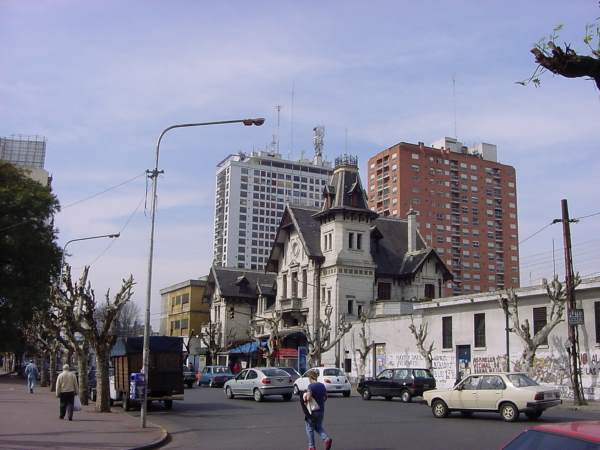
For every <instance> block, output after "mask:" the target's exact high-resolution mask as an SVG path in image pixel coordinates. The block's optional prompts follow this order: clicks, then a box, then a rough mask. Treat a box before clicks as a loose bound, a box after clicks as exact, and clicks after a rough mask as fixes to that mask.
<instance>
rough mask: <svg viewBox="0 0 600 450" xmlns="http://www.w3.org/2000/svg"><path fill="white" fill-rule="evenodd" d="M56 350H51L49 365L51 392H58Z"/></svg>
mask: <svg viewBox="0 0 600 450" xmlns="http://www.w3.org/2000/svg"><path fill="white" fill-rule="evenodd" d="M57 353H58V352H57V351H56V350H50V363H49V364H48V371H49V372H50V392H55V391H56V356H57Z"/></svg>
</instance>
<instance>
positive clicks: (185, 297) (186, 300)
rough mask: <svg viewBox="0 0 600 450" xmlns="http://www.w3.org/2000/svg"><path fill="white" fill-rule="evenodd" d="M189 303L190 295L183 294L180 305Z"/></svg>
mask: <svg viewBox="0 0 600 450" xmlns="http://www.w3.org/2000/svg"><path fill="white" fill-rule="evenodd" d="M189 302H190V294H183V295H182V296H181V304H182V305H185V304H186V303H189Z"/></svg>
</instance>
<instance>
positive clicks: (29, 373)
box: [25, 359, 39, 394]
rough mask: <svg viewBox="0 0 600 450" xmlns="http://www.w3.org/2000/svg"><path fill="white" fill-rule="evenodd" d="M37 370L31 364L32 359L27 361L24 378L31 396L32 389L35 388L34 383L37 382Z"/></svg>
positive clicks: (32, 363)
mask: <svg viewBox="0 0 600 450" xmlns="http://www.w3.org/2000/svg"><path fill="white" fill-rule="evenodd" d="M38 374H39V372H38V368H37V366H36V365H35V363H34V362H33V359H32V360H31V361H29V364H27V367H25V376H26V377H27V387H28V388H29V393H30V394H33V388H34V387H35V383H36V382H37V377H38Z"/></svg>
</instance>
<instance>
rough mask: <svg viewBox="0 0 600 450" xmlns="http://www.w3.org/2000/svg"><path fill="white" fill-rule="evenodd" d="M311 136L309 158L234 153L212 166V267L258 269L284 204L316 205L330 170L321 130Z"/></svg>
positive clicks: (266, 153) (274, 231) (269, 244)
mask: <svg viewBox="0 0 600 450" xmlns="http://www.w3.org/2000/svg"><path fill="white" fill-rule="evenodd" d="M315 132H316V134H315V157H314V159H313V160H306V159H301V160H298V161H290V160H286V159H282V158H281V155H280V154H278V153H276V152H264V151H261V152H252V153H250V154H245V153H243V152H240V153H238V154H235V155H229V156H228V157H227V158H225V159H224V160H223V161H221V162H220V163H219V164H218V165H217V174H216V181H217V187H216V193H215V222H214V263H215V265H217V266H225V267H237V268H246V269H255V270H262V269H264V266H265V264H266V262H267V260H268V259H269V253H270V251H271V244H272V243H273V240H274V239H275V233H276V232H277V227H278V226H279V222H280V219H281V215H282V214H283V210H284V209H285V205H286V204H291V205H302V206H312V207H321V204H322V192H323V188H324V186H325V184H326V183H327V181H328V180H329V177H330V176H331V174H332V167H331V163H329V162H327V161H323V160H322V153H321V150H322V129H321V130H317V129H315Z"/></svg>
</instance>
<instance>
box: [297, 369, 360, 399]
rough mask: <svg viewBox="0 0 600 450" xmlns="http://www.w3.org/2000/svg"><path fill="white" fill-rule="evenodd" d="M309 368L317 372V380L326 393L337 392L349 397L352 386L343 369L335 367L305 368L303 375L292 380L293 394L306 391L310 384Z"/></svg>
mask: <svg viewBox="0 0 600 450" xmlns="http://www.w3.org/2000/svg"><path fill="white" fill-rule="evenodd" d="M311 370H312V371H316V372H317V373H318V374H319V376H318V378H317V381H319V382H320V383H323V384H324V385H325V388H326V389H327V393H328V394H334V393H339V394H343V395H344V397H350V392H352V386H351V385H350V382H349V381H348V377H347V376H346V374H345V373H344V371H343V370H341V369H338V368H337V367H314V368H312V369H309V370H307V371H306V372H305V373H304V375H302V376H301V377H300V378H298V379H297V380H296V381H295V382H294V394H296V395H299V394H300V393H301V392H304V391H306V389H307V388H308V385H309V384H310V380H309V379H308V372H310V371H311Z"/></svg>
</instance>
